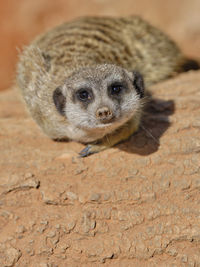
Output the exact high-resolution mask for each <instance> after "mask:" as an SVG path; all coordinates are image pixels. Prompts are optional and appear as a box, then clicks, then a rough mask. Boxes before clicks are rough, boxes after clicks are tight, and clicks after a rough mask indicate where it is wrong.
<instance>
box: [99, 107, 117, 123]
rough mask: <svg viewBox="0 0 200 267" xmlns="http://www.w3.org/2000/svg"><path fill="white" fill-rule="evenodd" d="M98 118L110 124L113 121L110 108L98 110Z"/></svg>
mask: <svg viewBox="0 0 200 267" xmlns="http://www.w3.org/2000/svg"><path fill="white" fill-rule="evenodd" d="M96 117H97V118H98V119H100V120H101V121H102V122H108V121H110V120H111V119H112V117H113V114H112V111H111V110H110V109H109V108H108V107H102V108H99V109H97V111H96Z"/></svg>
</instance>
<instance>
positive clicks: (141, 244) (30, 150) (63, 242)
mask: <svg viewBox="0 0 200 267" xmlns="http://www.w3.org/2000/svg"><path fill="white" fill-rule="evenodd" d="M150 91H151V94H152V96H151V101H149V104H148V106H147V107H146V110H145V112H144V116H143V122H142V125H141V129H140V130H139V132H138V133H136V134H135V135H133V136H132V137H131V138H130V139H129V140H128V141H126V142H124V143H122V144H120V145H118V146H116V147H114V148H112V149H109V150H107V151H104V152H101V153H99V154H95V155H92V156H90V157H88V158H78V156H77V153H78V152H79V151H80V150H81V149H83V147H84V146H83V145H81V144H78V143H75V142H69V143H64V142H60V143H59V142H53V141H52V140H50V139H49V138H48V137H46V136H45V135H44V134H43V133H42V132H41V131H40V130H39V128H38V127H37V126H36V124H35V123H34V122H33V121H32V119H31V118H30V117H29V115H27V113H26V112H25V109H24V106H23V104H22V103H21V102H20V99H19V94H18V93H17V92H16V91H15V90H13V89H12V90H7V91H4V92H1V94H0V151H1V154H0V266H1V267H6V266H16V267H17V266H18V267H25V266H28V267H36V266H37V267H56V266H57V267H66V266H70V267H75V266H77V267H79V266H123V267H128V266H130V267H132V266H200V254H199V251H200V194H199V191H200V71H199V72H190V73H187V74H183V75H180V76H179V77H177V78H174V79H171V80H168V81H166V82H163V83H160V84H158V85H156V86H154V87H152V88H151V89H150Z"/></svg>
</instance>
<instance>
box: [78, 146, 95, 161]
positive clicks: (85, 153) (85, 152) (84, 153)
mask: <svg viewBox="0 0 200 267" xmlns="http://www.w3.org/2000/svg"><path fill="white" fill-rule="evenodd" d="M90 149H91V146H90V145H88V146H86V147H85V148H84V149H83V150H81V152H79V156H80V157H81V158H84V157H87V156H89V155H91V154H93V153H95V152H92V151H90Z"/></svg>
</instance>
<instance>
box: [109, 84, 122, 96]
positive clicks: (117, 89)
mask: <svg viewBox="0 0 200 267" xmlns="http://www.w3.org/2000/svg"><path fill="white" fill-rule="evenodd" d="M110 89H111V94H112V95H119V94H120V93H121V91H122V90H123V85H122V84H121V83H114V84H111V86H110Z"/></svg>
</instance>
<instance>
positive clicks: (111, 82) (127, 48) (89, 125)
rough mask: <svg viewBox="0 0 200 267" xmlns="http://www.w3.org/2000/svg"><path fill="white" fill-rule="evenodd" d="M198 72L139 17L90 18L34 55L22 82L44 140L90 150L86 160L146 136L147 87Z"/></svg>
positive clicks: (20, 72) (46, 38)
mask: <svg viewBox="0 0 200 267" xmlns="http://www.w3.org/2000/svg"><path fill="white" fill-rule="evenodd" d="M198 67H199V66H198V64H197V63H196V62H195V61H193V60H190V61H188V60H187V59H186V57H185V56H184V55H183V54H182V52H181V51H180V49H179V48H178V47H177V45H176V44H175V43H174V42H173V41H172V40H170V38H169V37H168V36H167V35H165V34H164V33H162V32H161V31H160V30H159V29H157V28H155V27H154V26H152V25H150V24H149V23H147V22H146V21H144V20H143V19H141V18H140V17H138V16H129V17H126V18H111V17H84V18H79V19H76V20H74V21H72V22H68V23H64V24H62V25H60V26H57V27H56V28H54V29H52V30H50V31H48V32H47V33H45V34H43V35H41V36H39V37H38V38H36V39H35V40H34V41H33V42H32V43H31V44H30V45H29V46H28V47H26V48H25V49H24V51H23V53H22V54H21V56H20V58H19V63H18V66H17V82H18V85H19V87H20V89H21V92H22V95H23V98H24V100H25V102H26V104H27V107H28V110H29V111H30V113H31V115H32V117H33V119H34V120H35V121H36V122H37V123H38V125H39V126H40V128H41V129H42V130H43V131H44V133H46V134H47V135H48V136H49V137H50V138H52V139H55V140H63V139H67V140H75V141H78V142H81V143H85V144H87V146H86V147H85V149H83V150H82V151H81V152H80V156H82V157H85V156H88V155H90V154H93V153H96V152H99V151H102V150H104V149H106V148H109V147H112V146H114V145H115V144H117V143H119V142H121V141H123V140H126V139H127V138H129V137H130V136H131V135H132V134H133V133H134V132H135V131H137V130H138V127H139V125H140V120H141V115H142V110H143V105H144V90H145V89H144V87H146V86H149V85H151V84H154V83H157V82H159V81H162V80H164V79H167V78H169V77H171V76H173V75H174V73H178V72H181V71H184V70H187V69H190V68H191V69H196V68H198ZM144 83H145V86H144Z"/></svg>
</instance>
